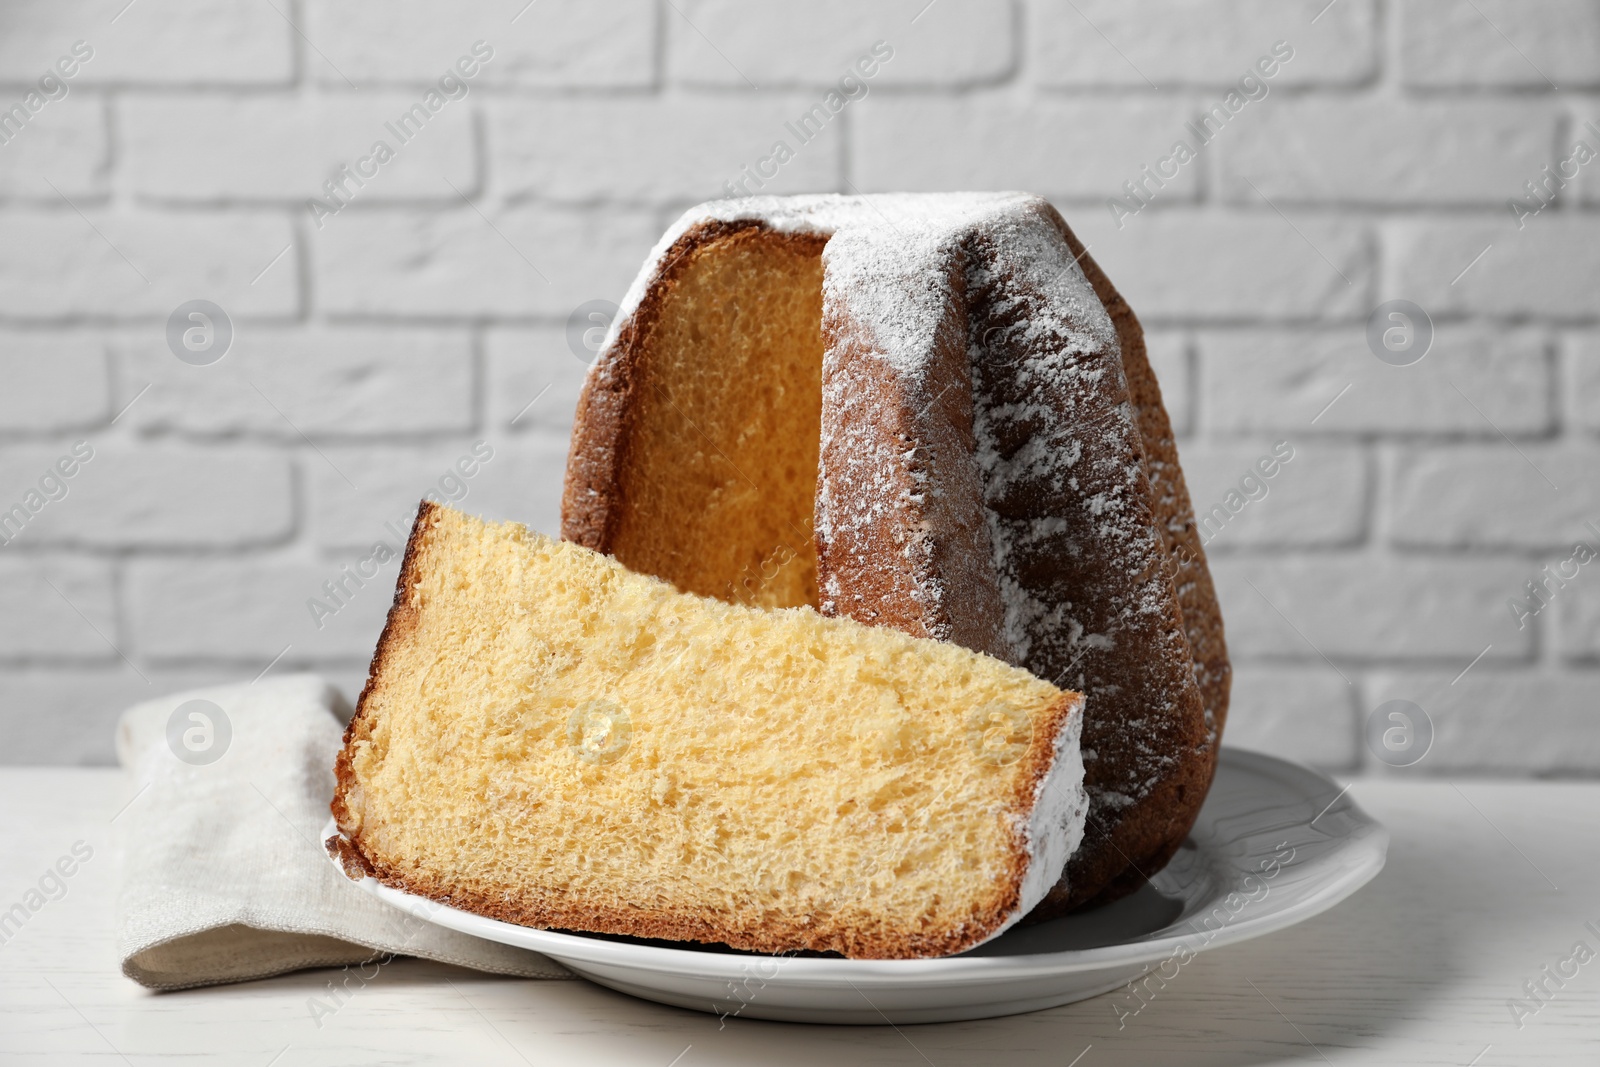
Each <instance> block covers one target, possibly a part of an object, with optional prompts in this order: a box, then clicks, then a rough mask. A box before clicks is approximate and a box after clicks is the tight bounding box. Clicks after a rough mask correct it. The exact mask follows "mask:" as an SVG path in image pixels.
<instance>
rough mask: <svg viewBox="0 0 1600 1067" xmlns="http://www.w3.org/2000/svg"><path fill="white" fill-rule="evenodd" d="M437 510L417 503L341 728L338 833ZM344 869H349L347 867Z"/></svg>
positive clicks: (406, 629)
mask: <svg viewBox="0 0 1600 1067" xmlns="http://www.w3.org/2000/svg"><path fill="white" fill-rule="evenodd" d="M438 507H439V505H437V504H435V503H433V502H432V501H431V500H422V501H419V502H418V503H417V517H416V520H415V521H414V522H413V523H412V524H411V536H410V537H408V538H406V551H405V555H404V556H403V557H402V558H401V560H400V576H399V578H397V579H396V581H395V588H394V600H393V601H392V602H391V603H390V605H389V616H388V618H387V619H386V620H385V621H384V624H383V633H382V634H380V635H379V636H378V645H377V647H376V648H375V649H373V651H372V665H371V666H370V667H369V668H368V669H367V684H366V685H364V686H362V687H361V697H360V699H359V700H357V701H356V713H355V714H354V715H352V716H351V717H350V724H349V725H348V726H346V727H345V728H344V746H343V747H342V748H341V749H340V750H339V755H338V757H337V758H336V759H335V760H334V764H333V775H334V779H335V785H334V791H333V803H332V804H331V805H330V808H331V809H332V811H333V817H334V820H335V821H336V822H337V823H338V824H339V828H340V829H341V830H346V829H347V828H348V827H350V826H352V825H353V823H352V816H351V812H350V809H349V807H348V805H347V804H346V803H345V797H346V796H348V795H349V792H350V790H351V789H352V788H354V787H355V785H356V778H355V771H354V770H353V769H352V768H351V766H350V761H351V757H352V754H353V752H354V745H355V742H357V741H365V740H366V739H367V738H369V737H370V736H371V735H372V724H371V721H370V719H369V717H368V714H367V712H368V707H369V704H368V702H369V701H370V700H371V698H372V694H373V691H374V690H375V689H376V687H377V685H378V680H379V679H380V678H382V677H383V675H384V672H385V667H386V665H387V664H388V661H389V657H390V656H392V655H394V654H395V649H396V648H397V647H398V646H399V644H400V642H401V641H404V640H405V639H406V637H408V636H409V635H410V634H411V633H412V631H414V630H415V629H416V626H417V609H416V608H415V606H413V605H412V603H411V588H412V586H413V585H414V584H415V580H416V573H417V571H416V567H417V560H418V555H419V553H420V552H421V548H422V541H423V538H424V536H425V535H426V533H427V531H428V530H429V529H431V528H432V523H433V517H434V515H435V513H436V512H437V511H438ZM346 869H347V870H348V866H347V867H346Z"/></svg>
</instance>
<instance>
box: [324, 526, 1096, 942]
mask: <svg viewBox="0 0 1600 1067" xmlns="http://www.w3.org/2000/svg"><path fill="white" fill-rule="evenodd" d="M437 510H438V508H437V505H434V504H431V503H429V502H427V501H424V502H423V503H422V505H421V506H420V507H419V508H418V512H417V519H416V523H415V525H414V526H413V527H412V531H411V536H410V538H409V540H408V541H407V544H406V552H405V558H404V561H403V562H402V564H401V568H400V575H399V577H398V579H397V581H396V587H395V599H394V603H393V606H392V607H391V608H390V611H389V618H388V622H387V623H386V625H385V626H384V630H383V635H382V636H381V637H380V638H379V641H378V647H377V651H376V652H375V654H374V655H373V660H372V672H371V675H370V677H369V678H368V681H367V684H366V687H365V688H364V689H363V690H362V693H361V699H360V701H359V703H358V705H357V709H356V714H355V717H354V718H352V719H351V722H350V725H349V727H348V728H347V729H346V731H345V738H344V746H343V748H342V749H341V750H340V752H339V755H338V758H337V760H336V762H335V777H336V779H337V787H336V789H335V793H334V798H333V802H332V805H331V808H332V811H333V814H334V817H335V820H336V821H337V823H338V826H339V828H340V831H341V834H342V836H334V837H330V838H328V840H327V841H326V842H324V847H325V848H326V849H327V850H328V852H329V853H330V854H331V855H333V856H334V857H335V858H336V859H338V860H339V862H340V864H341V865H342V866H343V868H344V870H345V873H346V875H347V876H349V877H351V878H352V879H359V878H361V877H366V876H370V877H374V878H377V879H378V880H379V881H380V882H382V883H383V884H384V885H387V886H390V887H392V888H395V889H399V890H402V891H404V892H407V893H411V894H413V895H416V896H420V897H425V898H427V899H429V900H433V901H436V902H438V903H440V904H445V905H448V906H450V907H453V908H458V909H461V910H463V911H470V912H473V913H475V914H479V915H484V916H487V917H489V918H492V919H498V920H500V921H502V922H510V923H516V924H518V925H522V926H532V927H538V928H541V929H557V930H576V931H586V932H594V933H605V934H621V935H626V936H630V937H641V938H659V939H664V940H675V941H700V942H707V943H712V944H726V945H729V946H731V947H733V948H738V949H745V950H749V951H755V952H784V951H791V950H809V951H819V952H830V951H831V952H839V953H841V954H843V955H845V956H848V957H851V958H859V959H915V958H923V957H929V956H943V955H950V954H953V953H957V952H961V951H964V950H966V949H969V948H972V947H973V946H975V945H976V944H978V943H980V942H982V941H984V940H986V939H987V938H988V937H990V936H991V935H992V934H993V933H994V932H995V931H996V930H997V929H998V928H999V927H1001V926H1002V925H1005V924H1007V923H1008V922H1010V921H1013V920H1015V919H1016V918H1017V911H1018V908H1019V906H1020V904H1021V894H1022V888H1023V884H1024V880H1025V879H1026V877H1027V874H1028V868H1029V865H1030V861H1031V859H1032V852H1031V842H1030V841H1029V840H1028V836H1027V830H1026V827H1027V826H1028V824H1029V819H1030V816H1031V815H1032V813H1033V811H1034V809H1035V807H1036V806H1037V805H1039V804H1041V803H1044V802H1045V795H1044V785H1045V782H1046V780H1047V779H1048V777H1049V774H1050V772H1051V770H1052V769H1053V768H1054V767H1055V763H1056V759H1055V755H1056V751H1057V741H1058V739H1059V736H1060V734H1061V732H1062V731H1063V730H1067V729H1069V728H1070V726H1071V718H1072V715H1073V714H1074V713H1079V712H1081V708H1082V702H1083V701H1082V697H1081V696H1079V695H1078V694H1076V693H1070V692H1069V693H1062V694H1061V696H1060V697H1059V698H1058V699H1056V700H1055V701H1054V702H1053V703H1052V704H1051V705H1050V706H1049V708H1047V709H1046V711H1045V713H1044V716H1043V717H1042V719H1041V721H1040V722H1039V723H1038V724H1037V726H1036V728H1035V729H1034V731H1033V735H1032V737H1031V738H1030V743H1029V745H1028V748H1027V750H1026V751H1025V752H1024V754H1023V755H1022V757H1021V767H1020V768H1019V771H1018V773H1017V775H1016V787H1015V790H1014V792H1013V794H1012V799H1011V801H1010V803H1008V804H1007V805H1006V810H1005V812H1003V813H1002V814H1001V816H1000V817H1002V818H1008V819H1010V820H1011V829H1010V834H1009V836H1010V839H1011V849H1010V851H1009V854H1008V855H1007V856H1006V857H1005V858H1004V860H1003V868H1004V871H1005V875H1004V876H1003V877H1002V878H1000V879H998V880H997V881H996V882H995V884H994V887H993V893H992V895H991V896H990V897H989V898H988V899H986V900H983V901H981V902H980V903H979V904H978V905H977V906H976V907H975V908H974V909H973V910H972V912H971V913H970V914H969V915H968V916H967V918H966V919H965V921H963V922H960V923H956V924H953V925H951V926H948V927H945V928H942V929H933V928H930V929H922V930H909V929H899V930H894V929H884V928H862V927H860V926H852V925H849V924H847V923H837V922H830V921H829V920H828V919H827V918H826V917H821V918H820V919H819V920H818V921H809V920H812V918H813V917H811V916H807V917H805V920H807V921H802V920H801V919H798V918H796V917H792V916H786V915H783V914H780V913H776V912H774V913H769V914H767V915H766V916H764V917H763V919H762V921H761V922H759V923H757V924H754V925H745V926H734V925H730V922H729V921H728V919H729V917H728V916H726V915H725V914H722V913H718V912H713V911H711V910H709V909H705V908H694V907H685V908H682V909H675V910H674V909H665V908H659V907H657V908H650V907H642V906H641V907H636V908H626V909H619V908H616V907H606V906H595V905H589V904H585V903H584V902H581V901H572V900H570V899H565V898H562V897H560V896H558V895H557V894H554V893H541V892H540V891H538V890H537V889H535V888H533V887H523V888H522V889H521V890H520V891H512V892H507V891H505V890H503V889H500V888H495V889H488V888H485V887H481V886H475V885H472V884H470V883H456V882H453V881H452V880H451V879H450V878H449V876H448V874H447V873H446V872H428V871H423V870H421V869H419V868H418V867H417V866H416V865H415V864H414V863H407V864H405V865H404V866H401V865H399V864H397V863H395V862H393V861H392V858H389V857H384V856H383V855H381V854H379V853H378V852H377V851H376V850H375V849H373V848H371V847H370V846H369V845H368V843H367V840H366V834H365V826H364V825H363V824H364V820H365V818H366V815H365V814H363V815H362V816H360V817H357V816H356V815H355V813H354V812H352V811H351V805H350V803H349V800H348V798H350V797H351V796H352V794H354V793H356V792H357V791H358V790H359V789H360V788H361V783H360V781H359V779H358V777H357V774H356V771H355V768H354V754H355V747H356V745H357V744H359V743H361V742H363V741H366V740H368V739H369V738H370V737H371V735H372V730H373V727H374V726H375V725H376V724H375V721H374V717H375V715H376V714H377V709H376V707H375V706H374V702H373V695H374V694H375V693H376V691H377V688H378V686H379V685H380V684H381V683H382V680H383V678H384V675H385V674H386V672H387V671H388V670H389V669H390V667H389V665H390V662H391V660H393V659H397V658H398V657H400V656H402V655H403V654H404V651H405V649H404V646H405V643H406V642H407V641H408V640H409V639H410V638H411V637H412V635H413V634H415V633H416V631H417V627H418V624H419V621H420V616H421V611H422V609H421V608H419V605H418V604H417V603H415V602H414V600H413V596H412V590H413V589H414V588H415V587H416V585H417V583H418V579H419V576H420V573H421V568H422V566H423V564H424V561H425V558H426V554H427V552H428V548H429V534H430V532H431V531H432V529H433V520H434V517H435V514H436V512H437Z"/></svg>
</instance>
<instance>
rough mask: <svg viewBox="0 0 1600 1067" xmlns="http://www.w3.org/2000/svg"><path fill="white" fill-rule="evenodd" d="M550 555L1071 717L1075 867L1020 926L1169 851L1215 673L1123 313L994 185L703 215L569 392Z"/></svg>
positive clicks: (660, 263)
mask: <svg viewBox="0 0 1600 1067" xmlns="http://www.w3.org/2000/svg"><path fill="white" fill-rule="evenodd" d="M562 535H563V537H565V538H567V539H569V540H572V541H575V542H577V543H578V544H582V545H585V546H587V547H589V548H592V549H595V550H596V551H599V552H603V553H606V554H608V555H611V556H614V557H615V558H616V559H617V560H619V561H621V562H622V563H624V564H626V565H627V566H629V567H631V568H633V569H635V570H639V571H643V572H645V573H648V574H652V575H655V576H657V577H660V578H662V579H665V580H666V581H669V582H671V583H672V584H673V585H674V586H675V587H677V588H678V589H681V590H684V591H687V592H693V593H699V594H703V595H705V596H711V597H718V598H721V599H723V600H727V601H733V602H743V603H751V604H761V605H768V606H774V607H794V606H800V605H805V606H810V607H815V608H816V609H817V610H818V611H820V612H821V613H822V614H823V615H829V616H836V617H840V618H851V619H855V620H857V621H860V622H863V623H867V624H869V625H872V626H878V627H887V628H891V629H896V630H900V631H903V632H905V633H907V634H912V635H915V636H918V637H927V638H934V639H937V640H941V641H946V642H952V643H955V644H959V645H963V646H965V647H967V648H971V649H975V650H977V651H980V652H984V653H987V654H989V655H991V656H994V657H996V658H998V659H1001V660H1004V661H1006V662H1008V663H1012V664H1015V665H1017V666H1020V667H1025V668H1026V669H1027V670H1029V671H1031V672H1032V673H1033V674H1035V675H1037V676H1038V677H1040V678H1043V679H1046V680H1048V681H1050V682H1052V683H1054V684H1056V685H1059V686H1063V687H1066V688H1070V689H1073V690H1077V691H1081V692H1082V693H1084V694H1085V695H1086V697H1087V705H1086V708H1085V722H1084V728H1083V757H1084V761H1085V766H1086V776H1087V786H1088V791H1089V796H1090V801H1091V807H1090V812H1089V817H1088V821H1087V827H1086V832H1085V837H1084V841H1083V844H1082V846H1081V847H1080V848H1079V849H1078V850H1077V852H1076V853H1075V854H1074V855H1073V857H1072V860H1071V862H1070V863H1069V865H1068V867H1067V870H1066V873H1065V875H1064V876H1063V878H1062V879H1061V881H1060V882H1059V883H1058V885H1057V886H1055V887H1054V889H1053V890H1052V892H1051V893H1050V895H1049V897H1048V899H1047V900H1046V901H1045V902H1044V903H1043V905H1042V906H1041V907H1040V908H1039V910H1038V912H1037V913H1036V916H1035V917H1036V918H1048V917H1051V916H1054V915H1059V914H1061V913H1063V912H1065V911H1067V910H1070V909H1072V908H1075V907H1079V906H1084V905H1089V904H1096V903H1103V902H1105V901H1109V900H1112V899H1115V898H1116V897H1118V896H1121V895H1123V894H1126V893H1128V892H1130V891H1132V890H1134V889H1136V888H1137V887H1138V886H1139V885H1141V884H1143V882H1144V881H1145V879H1146V878H1147V877H1148V876H1149V875H1150V874H1153V873H1154V872H1155V871H1158V870H1159V869H1160V868H1161V867H1162V866H1163V865H1164V864H1165V863H1166V862H1167V860H1168V859H1169V858H1170V857H1171V855H1172V854H1173V852H1174V850H1176V849H1177V848H1178V846H1179V844H1180V843H1181V842H1182V841H1183V839H1184V837H1185V836H1186V835H1187V833H1188V831H1189V828H1190V826H1191V825H1192V824H1193V822H1194V818H1195V816H1196V815H1197V814H1198V812H1199V810H1200V805H1201V803H1202V802H1203V800H1204V799H1205V795H1206V791H1207V789H1208V788H1209V786H1210V782H1211V778H1212V775H1213V773H1214V770H1215V766H1216V758H1217V750H1218V747H1219V742H1220V737H1221V731H1222V728H1223V724H1224V721H1225V718H1226V714H1227V704H1228V690H1229V680H1230V669H1229V665H1228V658H1227V649H1226V647H1225V644H1224V641H1223V633H1222V620H1221V615H1220V613H1219V611H1218V608H1217V603H1216V597H1215V594H1214V592H1213V590H1212V584H1211V577H1210V574H1209V572H1208V570H1207V568H1206V562H1205V553H1204V550H1203V548H1202V547H1201V544H1200V539H1199V534H1198V531H1197V529H1196V526H1195V522H1194V516H1193V513H1192V508H1191V506H1190V502H1189V496H1188V491H1187V489H1186V488H1185V486H1184V480H1183V472H1182V470H1181V468H1180V467H1179V464H1178V455H1177V451H1176V448H1175V445H1174V443H1173V437H1172V429H1171V425H1170V422H1169V420H1168V417H1167V413H1166V410H1165V408H1164V407H1163V405H1162V400H1161V391H1160V387H1159V386H1158V384H1157V382H1156V379H1155V375H1154V374H1153V373H1152V372H1151V369H1150V364H1149V361H1148V359H1147V357H1146V353H1145V345H1144V337H1143V333H1142V331H1141V329H1140V326H1139V322H1138V319H1137V318H1136V316H1135V315H1134V313H1133V311H1132V310H1131V309H1130V308H1129V307H1128V304H1127V302H1126V301H1125V300H1123V299H1122V297H1121V296H1120V295H1119V294H1118V292H1117V291H1116V289H1115V288H1114V287H1113V286H1112V285H1111V283H1110V281H1109V280H1108V279H1107V278H1106V276H1105V274H1104V273H1103V272H1102V271H1101V270H1100V268H1099V266H1098V265H1097V264H1096V263H1095V261H1094V260H1093V258H1091V257H1090V256H1089V254H1088V250H1087V249H1086V248H1084V247H1083V245H1082V244H1081V243H1080V242H1079V241H1078V240H1077V238H1076V237H1075V236H1074V235H1073V233H1072V232H1071V230H1070V229H1069V228H1068V227H1067V225H1066V223H1065V222H1063V221H1062V219H1061V217H1060V215H1058V214H1057V213H1056V211H1055V210H1054V209H1053V208H1052V207H1051V206H1050V205H1049V204H1047V203H1046V202H1045V201H1043V200H1041V199H1039V198H1037V197H1033V196H1027V195H1024V194H1020V193H959V194H927V195H922V194H907V195H899V194H896V195H883V196H862V197H841V196H799V197H781V198H775V197H758V198H752V199H746V200H719V201H713V202H711V203H708V204H704V205H701V206H700V207H697V208H694V209H691V210H690V211H689V212H687V213H686V214H685V215H684V216H683V217H682V218H681V219H679V220H678V222H677V223H675V224H674V225H673V226H672V227H671V229H669V230H668V232H667V233H666V235H665V236H664V237H663V238H662V239H661V241H660V242H659V244H658V245H657V247H656V249H655V251H654V252H653V253H652V254H651V256H650V257H649V259H648V260H647V261H646V263H645V265H644V268H643V270H642V271H641V273H640V274H639V276H638V278H637V280H636V281H635V282H634V284H633V287H632V288H631V289H630V290H629V292H628V294H627V296H626V297H625V298H624V301H623V304H622V307H621V311H620V314H619V315H618V317H617V320H616V322H615V323H614V324H613V326H612V328H611V332H610V334H609V336H608V338H607V340H606V342H605V344H604V346H603V348H602V350H601V352H600V354H599V356H598V358H597V360H596V363H595V365H594V367H593V368H592V370H591V371H590V374H589V377H588V380H587V382H586V385H585V387H584V390H583V395H582V398H581V400H580V402H579V406H578V413H577V421H576V424H575V427H574V429H573V434H572V447H571V450H570V453H569V460H568V467H567V481H566V487H565V492H564V498H563V506H562Z"/></svg>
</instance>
